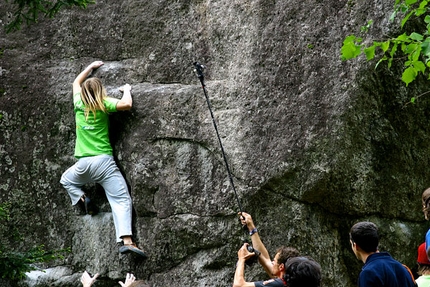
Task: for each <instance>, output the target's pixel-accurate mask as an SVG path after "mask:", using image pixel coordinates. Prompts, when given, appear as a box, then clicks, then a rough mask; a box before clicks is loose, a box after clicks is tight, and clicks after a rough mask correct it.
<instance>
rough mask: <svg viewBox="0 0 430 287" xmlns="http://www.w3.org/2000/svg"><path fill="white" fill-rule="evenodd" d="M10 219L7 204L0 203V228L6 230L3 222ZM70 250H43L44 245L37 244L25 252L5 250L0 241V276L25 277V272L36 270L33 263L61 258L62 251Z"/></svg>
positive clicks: (67, 250) (11, 278)
mask: <svg viewBox="0 0 430 287" xmlns="http://www.w3.org/2000/svg"><path fill="white" fill-rule="evenodd" d="M9 219H10V214H9V206H8V205H7V204H0V230H1V231H2V234H4V233H3V231H5V230H6V228H5V223H6V222H7V221H8V220H9ZM64 252H70V249H63V250H55V251H45V246H44V245H39V246H36V247H34V248H32V249H31V250H30V251H27V252H23V253H21V252H12V251H7V248H6V247H5V244H3V242H1V241H0V277H1V278H4V279H9V280H19V279H22V278H24V277H25V273H26V272H29V271H32V270H36V267H35V266H34V264H35V263H40V262H47V261H50V260H53V259H58V258H63V256H62V253H64Z"/></svg>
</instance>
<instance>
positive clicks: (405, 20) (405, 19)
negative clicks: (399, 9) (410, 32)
mask: <svg viewBox="0 0 430 287" xmlns="http://www.w3.org/2000/svg"><path fill="white" fill-rule="evenodd" d="M412 14H414V11H411V12H409V13H408V15H406V16H405V18H403V19H402V24H401V25H400V27H401V28H403V26H404V25H405V24H406V22H407V21H408V20H409V18H410V17H411V16H412Z"/></svg>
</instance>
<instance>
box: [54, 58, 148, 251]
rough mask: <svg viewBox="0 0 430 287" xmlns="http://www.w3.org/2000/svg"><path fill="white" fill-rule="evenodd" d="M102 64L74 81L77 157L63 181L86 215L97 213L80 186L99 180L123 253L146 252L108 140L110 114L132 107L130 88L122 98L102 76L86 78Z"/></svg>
mask: <svg viewBox="0 0 430 287" xmlns="http://www.w3.org/2000/svg"><path fill="white" fill-rule="evenodd" d="M102 65H103V62H102V61H95V62H93V63H91V64H90V65H89V66H88V67H86V68H85V69H84V70H83V71H82V72H81V73H80V74H79V75H78V76H77V77H76V79H75V80H74V82H73V106H74V111H75V121H76V142H75V157H76V158H77V159H78V160H77V162H76V163H75V164H74V165H73V166H72V167H70V168H69V169H68V170H66V171H65V172H64V173H63V175H62V177H61V181H60V182H61V184H62V185H63V187H64V188H65V189H66V190H67V192H68V193H69V196H70V198H71V200H72V204H73V205H75V204H77V203H79V202H80V203H81V204H82V205H83V206H84V207H85V210H86V213H87V214H91V215H94V214H96V213H97V212H98V209H97V207H95V206H94V204H92V202H91V200H90V198H89V197H87V196H86V195H85V193H84V192H83V191H82V189H81V187H82V186H83V185H85V184H86V183H90V182H96V183H99V184H100V185H101V186H102V187H103V188H104V190H105V193H106V197H107V199H108V200H109V204H110V206H111V209H112V215H113V221H114V225H115V232H116V241H117V242H119V243H120V242H121V241H122V242H123V245H122V246H120V248H119V252H120V253H128V252H134V253H136V254H138V255H140V256H142V257H146V255H145V253H144V252H143V251H142V250H141V249H139V248H138V247H137V246H136V244H135V243H134V242H133V240H132V228H131V222H132V201H131V197H130V194H129V192H128V188H127V184H126V182H125V179H124V177H123V176H122V174H121V172H120V170H119V168H118V167H117V165H116V163H115V161H114V158H113V153H112V146H111V144H110V141H109V115H108V114H109V113H111V112H116V111H125V110H130V109H131V107H132V103H133V101H132V98H131V87H130V85H129V84H126V85H124V86H123V87H122V88H120V90H121V91H122V92H123V96H122V98H121V99H116V98H110V97H107V95H106V90H105V88H104V87H103V85H102V83H101V81H100V79H98V78H95V77H91V78H88V79H87V77H88V76H89V75H90V73H91V72H92V70H93V69H97V68H99V67H100V66H102Z"/></svg>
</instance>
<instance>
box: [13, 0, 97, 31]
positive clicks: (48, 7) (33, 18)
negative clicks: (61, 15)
mask: <svg viewBox="0 0 430 287" xmlns="http://www.w3.org/2000/svg"><path fill="white" fill-rule="evenodd" d="M9 1H11V2H12V3H13V4H14V6H15V9H14V11H13V16H14V17H13V19H12V21H11V22H10V23H9V24H7V25H6V32H7V33H9V32H11V31H16V30H19V29H21V25H22V23H24V22H25V23H26V24H27V25H30V24H31V23H36V22H37V20H38V18H39V15H40V14H43V15H44V16H45V17H49V18H53V17H54V16H55V15H56V14H57V13H58V11H60V9H61V8H62V7H63V6H77V7H80V8H86V7H87V5H88V4H94V3H95V1H94V0H54V1H48V0H6V2H9Z"/></svg>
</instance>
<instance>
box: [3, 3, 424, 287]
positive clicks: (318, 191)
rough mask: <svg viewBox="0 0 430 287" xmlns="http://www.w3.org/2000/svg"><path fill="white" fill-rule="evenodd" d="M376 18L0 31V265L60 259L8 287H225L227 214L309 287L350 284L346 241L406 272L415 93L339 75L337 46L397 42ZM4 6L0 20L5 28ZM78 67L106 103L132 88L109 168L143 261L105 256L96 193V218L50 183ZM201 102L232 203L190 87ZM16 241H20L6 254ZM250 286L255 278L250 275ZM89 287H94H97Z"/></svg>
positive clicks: (103, 14) (199, 10) (418, 176)
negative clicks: (89, 72) (365, 37)
mask: <svg viewBox="0 0 430 287" xmlns="http://www.w3.org/2000/svg"><path fill="white" fill-rule="evenodd" d="M391 2H392V1H388V0H378V1H373V2H371V3H369V1H362V0H357V1H332V0H321V1H310V0H305V1H297V0H292V1H276V0H269V1H238V0H228V1H227V0H219V1H190V0H180V1H161V0H157V1H156V0H150V1H133V0H128V1H113V0H100V1H97V4H94V5H91V6H89V7H88V8H87V9H85V10H82V9H67V10H63V11H61V12H60V13H59V14H58V15H57V16H56V17H55V18H54V19H41V20H40V22H39V23H37V24H35V25H32V26H30V27H24V29H22V30H21V31H18V32H15V33H11V34H5V32H4V30H1V31H0V34H1V38H0V191H1V192H0V200H1V201H0V202H2V203H8V204H9V209H10V212H11V217H10V219H9V221H8V222H7V223H6V226H4V228H5V230H8V232H9V233H7V234H6V233H5V236H4V237H5V238H6V239H7V240H6V241H7V244H8V248H11V249H12V250H15V251H24V250H28V249H29V248H31V247H32V246H35V245H39V244H44V245H45V248H47V249H48V250H57V249H62V248H69V247H70V248H71V252H70V253H68V254H66V257H65V258H64V259H58V260H56V261H55V262H49V263H47V264H40V266H39V265H38V267H40V268H41V270H46V272H39V271H37V272H35V273H31V274H29V276H28V278H27V279H26V280H23V281H21V282H5V283H4V285H5V286H7V285H6V284H11V286H15V285H16V284H18V285H19V286H39V287H40V286H61V287H65V286H80V283H79V276H80V274H81V273H82V272H83V271H84V270H88V271H89V272H91V273H97V272H98V273H100V274H101V275H100V279H99V281H100V282H101V283H100V284H102V285H100V286H118V284H117V282H118V281H119V280H123V279H124V277H125V275H126V273H127V272H132V273H134V274H135V275H136V277H138V278H140V279H145V280H147V281H148V282H149V283H151V284H152V285H153V286H165V285H175V286H179V287H181V286H184V287H185V286H209V285H210V286H229V285H231V284H232V281H233V276H234V270H235V262H236V259H237V250H238V249H239V248H240V246H241V245H242V243H243V242H244V240H249V238H248V237H247V236H246V235H245V234H244V233H243V231H242V229H241V226H240V224H239V223H238V219H237V212H238V211H240V207H239V204H238V200H237V199H239V203H240V204H241V206H242V209H243V210H244V211H247V212H249V213H251V214H252V215H253V218H254V220H255V222H256V224H257V226H258V229H259V233H260V235H261V237H262V239H263V242H264V243H265V244H266V246H267V248H268V250H269V252H270V254H271V255H272V256H274V254H275V251H276V249H277V248H278V247H279V246H282V245H290V246H294V247H296V248H298V249H299V250H300V251H301V252H302V253H303V254H305V255H309V256H312V257H313V258H315V259H316V260H317V261H318V262H319V263H320V264H321V265H322V268H323V278H324V285H325V286H345V287H349V286H355V284H356V278H357V276H358V273H359V271H360V268H361V263H360V262H358V261H357V260H356V259H355V257H354V255H353V253H352V252H351V250H350V245H349V237H348V231H349V228H350V227H351V225H352V224H353V223H355V222H357V221H361V220H371V221H374V222H375V223H377V224H378V225H379V226H380V228H381V233H382V239H381V246H380V247H381V248H380V249H381V250H387V251H389V252H390V253H391V254H392V255H393V256H394V257H395V258H397V259H398V260H400V261H402V262H403V263H406V264H407V265H409V266H410V267H412V268H413V267H415V256H416V249H417V247H418V245H419V244H420V243H421V242H422V241H423V238H424V233H425V231H426V230H427V226H428V225H427V224H426V222H425V221H424V219H423V216H422V213H421V210H420V209H421V206H420V196H421V193H422V191H423V190H424V189H425V188H427V187H428V185H429V182H430V175H429V172H428V165H429V161H430V146H429V145H428V144H427V143H428V140H429V134H430V133H429V127H430V125H429V112H428V111H429V110H430V109H429V107H430V103H429V101H428V99H427V98H426V97H425V96H423V97H421V98H420V101H419V103H418V104H416V105H411V104H406V103H407V102H408V100H409V99H410V98H411V97H412V96H416V95H420V94H422V93H423V92H425V91H426V85H427V83H426V81H425V80H418V81H417V82H416V83H413V84H412V85H410V86H409V87H408V88H405V87H404V85H403V84H402V83H401V80H400V75H401V73H400V71H399V69H400V68H401V67H396V66H393V68H391V69H390V70H387V69H386V68H385V67H383V65H381V66H380V67H379V68H378V69H377V70H375V69H374V63H367V62H365V60H364V59H362V58H359V59H357V60H353V61H348V62H342V61H341V60H340V47H341V45H342V41H343V39H344V38H345V36H347V35H348V34H351V33H354V32H357V31H359V29H360V26H361V25H363V24H365V23H366V22H367V20H370V19H372V20H373V21H374V25H373V27H372V28H371V30H370V34H371V36H372V37H373V38H376V39H377V38H381V37H384V36H385V35H392V34H395V33H397V32H398V31H396V29H395V25H394V24H392V23H389V22H388V20H387V19H388V17H389V15H390V13H391V12H392V5H393V3H391ZM10 11H12V7H11V4H9V3H5V1H3V2H2V3H1V4H0V20H1V22H0V23H1V25H2V26H4V25H5V23H7V22H8V21H9V20H10V17H11V12H10ZM94 60H103V61H104V62H105V65H104V66H102V67H101V68H100V69H98V70H97V71H95V72H94V74H95V76H98V77H100V78H101V79H102V81H103V83H104V84H105V86H106V88H107V90H108V93H109V94H110V95H111V96H113V97H117V98H119V97H120V96H121V93H120V92H119V91H118V87H120V86H121V85H123V84H125V83H129V84H130V85H131V86H132V95H133V100H134V103H133V109H132V110H131V111H130V112H120V113H116V114H113V115H112V116H111V138H112V144H113V146H114V153H115V158H116V160H117V163H118V165H119V167H120V168H121V170H122V172H123V173H124V175H125V177H126V179H127V182H128V184H129V188H130V193H131V195H132V198H133V203H134V222H133V228H134V232H135V235H134V237H135V239H136V241H137V243H138V245H139V246H141V247H142V248H143V249H145V250H146V251H147V253H148V255H149V258H148V260H146V261H142V260H140V259H139V258H136V257H134V256H132V255H120V254H118V246H117V245H116V242H115V238H114V227H113V222H112V215H111V213H110V206H109V204H108V202H107V200H106V197H105V196H104V192H103V190H102V189H101V187H99V186H97V185H88V186H85V187H84V188H85V190H86V191H87V193H88V194H89V195H90V196H92V197H93V198H94V199H95V201H96V203H97V204H98V205H99V206H100V207H101V211H102V212H101V213H100V214H99V215H96V216H93V217H91V216H89V215H82V214H80V212H79V211H78V209H76V208H75V207H73V206H71V205H70V200H69V198H68V196H67V193H66V191H65V190H64V189H63V188H62V186H61V185H60V184H59V180H60V177H61V174H62V173H63V172H64V171H65V170H66V169H67V168H68V167H69V166H70V165H72V164H73V163H74V162H75V159H74V157H73V151H74V139H75V132H74V116H73V104H72V92H71V83H72V81H73V79H74V78H75V77H76V75H77V74H78V73H79V72H80V71H81V70H82V69H83V68H85V67H86V65H88V64H89V63H91V62H92V61H94ZM195 61H198V62H200V63H202V64H204V65H205V66H206V70H205V78H204V80H205V81H204V83H205V85H206V91H207V95H208V97H209V99H210V103H211V108H212V110H213V113H214V117H215V120H216V124H217V127H218V131H219V134H220V138H221V142H222V144H223V147H224V150H225V153H226V157H227V160H228V164H229V167H230V169H231V172H232V178H233V181H234V184H235V187H236V192H237V197H236V195H235V192H234V190H233V188H232V186H231V184H230V182H229V177H228V174H227V171H226V166H225V164H224V160H223V156H222V153H221V149H220V145H219V142H218V139H217V136H216V133H215V129H214V125H213V121H212V118H211V115H210V112H209V109H208V105H207V103H206V99H205V96H204V93H203V89H202V86H201V83H200V81H199V79H198V78H197V77H196V75H195V74H194V73H193V65H192V63H194V62H195ZM16 233H19V234H20V235H21V237H20V238H19V240H16V236H15V235H16ZM246 278H247V280H249V281H254V280H262V279H266V278H267V275H266V274H265V273H264V272H263V271H262V270H261V268H260V267H259V266H258V265H254V266H251V267H249V268H247V270H246ZM0 283H1V282H0ZM103 284H104V285H103Z"/></svg>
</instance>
